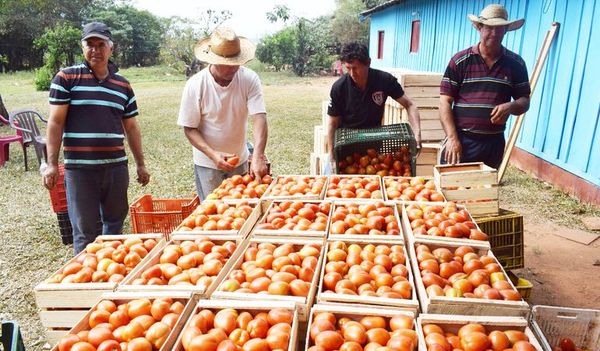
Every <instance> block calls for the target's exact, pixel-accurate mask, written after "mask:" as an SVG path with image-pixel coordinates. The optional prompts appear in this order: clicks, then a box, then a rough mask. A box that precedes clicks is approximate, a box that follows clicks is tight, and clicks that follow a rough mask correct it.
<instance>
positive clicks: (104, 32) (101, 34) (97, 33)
mask: <svg viewBox="0 0 600 351" xmlns="http://www.w3.org/2000/svg"><path fill="white" fill-rule="evenodd" d="M89 38H100V39H104V40H110V41H112V34H111V33H110V29H108V26H107V25H106V24H104V23H102V22H90V23H88V24H86V25H85V26H84V27H83V34H82V35H81V40H86V39H89Z"/></svg>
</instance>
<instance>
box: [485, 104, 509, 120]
mask: <svg viewBox="0 0 600 351" xmlns="http://www.w3.org/2000/svg"><path fill="white" fill-rule="evenodd" d="M511 108H512V102H505V103H503V104H500V105H497V106H496V107H494V109H493V110H492V113H491V114H490V117H491V119H490V120H491V122H492V124H505V123H506V120H508V116H509V115H510V112H511Z"/></svg>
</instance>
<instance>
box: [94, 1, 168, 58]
mask: <svg viewBox="0 0 600 351" xmlns="http://www.w3.org/2000/svg"><path fill="white" fill-rule="evenodd" d="M89 21H100V22H104V23H106V24H107V25H108V26H109V27H110V28H111V32H112V35H113V42H114V44H115V49H114V51H113V60H114V61H115V62H116V63H117V64H118V65H120V66H123V67H129V66H134V65H138V66H151V65H155V64H157V63H158V60H159V56H160V44H161V42H162V40H163V28H162V26H161V23H160V21H159V19H158V18H157V17H156V16H154V15H152V14H151V13H150V12H148V11H140V10H138V9H136V8H134V7H132V6H128V5H125V6H118V7H111V8H109V9H106V10H103V11H99V12H97V13H95V14H94V15H93V16H92V18H90V20H89Z"/></svg>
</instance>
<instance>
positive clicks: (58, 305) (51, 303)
mask: <svg viewBox="0 0 600 351" xmlns="http://www.w3.org/2000/svg"><path fill="white" fill-rule="evenodd" d="M129 238H139V239H142V240H146V239H155V240H156V242H157V243H156V246H155V247H154V249H153V250H151V251H150V252H149V253H148V255H146V257H144V258H143V259H142V260H141V261H140V263H138V265H137V266H136V267H135V268H134V269H133V270H132V271H131V272H129V274H128V276H130V275H132V274H135V273H136V271H138V270H139V269H140V267H141V266H142V265H143V264H144V263H145V262H146V261H148V259H149V258H150V256H151V254H152V253H153V252H156V251H157V250H160V249H161V248H162V247H163V246H164V245H165V244H166V241H165V240H164V239H163V234H159V233H157V234H120V235H100V236H98V237H97V238H96V240H95V241H96V242H97V241H100V240H102V241H115V240H126V239H129ZM85 254H86V253H85V252H81V253H79V254H78V255H77V256H75V257H73V258H72V259H70V260H69V261H68V262H67V263H66V264H65V265H63V266H62V267H61V268H60V269H58V270H57V271H55V272H54V273H52V274H51V276H54V275H55V274H58V272H59V271H60V270H62V269H63V268H64V267H65V266H66V265H67V264H70V263H72V262H75V261H76V260H77V259H78V258H79V257H80V256H81V255H85ZM117 285H118V283H114V282H104V283H64V284H50V283H45V282H42V283H40V284H38V285H36V287H35V288H34V289H33V293H34V296H35V302H36V304H37V306H38V308H40V309H42V311H43V310H45V309H54V310H57V309H73V308H75V309H77V308H86V309H87V308H90V307H92V306H93V305H94V304H95V303H96V302H97V301H98V299H99V298H100V295H102V294H104V293H106V292H111V291H114V290H115V289H116V287H117ZM65 296H68V298H65ZM44 326H47V325H44ZM49 327H54V326H49Z"/></svg>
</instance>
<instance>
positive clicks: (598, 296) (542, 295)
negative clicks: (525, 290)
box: [515, 211, 600, 308]
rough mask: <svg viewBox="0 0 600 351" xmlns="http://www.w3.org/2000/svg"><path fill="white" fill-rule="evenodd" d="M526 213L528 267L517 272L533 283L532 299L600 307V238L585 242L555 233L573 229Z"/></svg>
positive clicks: (562, 304)
mask: <svg viewBox="0 0 600 351" xmlns="http://www.w3.org/2000/svg"><path fill="white" fill-rule="evenodd" d="M521 214H523V215H524V224H525V267H526V268H524V269H520V270H516V271H515V273H517V274H518V275H520V276H522V277H524V278H525V279H528V280H529V281H530V282H532V283H533V291H532V295H531V298H530V300H529V302H530V303H531V304H534V305H557V306H570V307H580V308H600V279H598V277H600V240H598V239H596V240H595V241H593V242H592V243H591V244H589V245H584V244H581V243H578V242H575V241H571V240H569V239H565V238H563V237H560V236H558V235H555V234H554V233H555V232H559V231H561V230H571V231H572V230H573V229H572V228H567V227H565V226H561V225H556V224H549V223H548V221H547V220H546V221H540V220H537V219H535V218H532V217H534V216H531V215H528V213H525V212H523V211H521Z"/></svg>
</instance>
